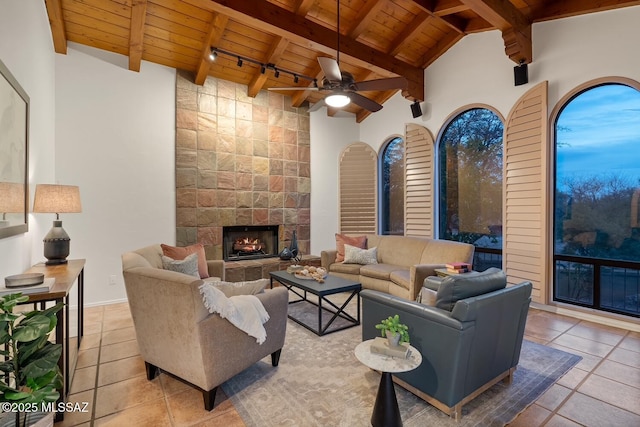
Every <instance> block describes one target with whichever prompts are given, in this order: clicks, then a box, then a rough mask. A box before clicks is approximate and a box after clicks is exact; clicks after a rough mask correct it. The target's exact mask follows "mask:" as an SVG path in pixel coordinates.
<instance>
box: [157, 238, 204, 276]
mask: <svg viewBox="0 0 640 427" xmlns="http://www.w3.org/2000/svg"><path fill="white" fill-rule="evenodd" d="M160 247H162V253H163V255H164V256H168V257H169V258H173V259H176V260H182V259H185V258H186V257H187V256H189V255H191V254H198V273H199V274H200V278H201V279H206V278H207V277H209V269H208V268H207V256H206V255H205V253H204V245H203V244H202V243H196V244H195V245H191V246H184V247H177V246H169V245H165V244H164V243H163V244H161V245H160Z"/></svg>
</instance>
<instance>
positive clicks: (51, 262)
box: [44, 259, 68, 265]
mask: <svg viewBox="0 0 640 427" xmlns="http://www.w3.org/2000/svg"><path fill="white" fill-rule="evenodd" d="M67 262H68V261H67V260H66V259H50V260H48V261H46V262H45V263H44V264H45V265H58V264H66V263H67Z"/></svg>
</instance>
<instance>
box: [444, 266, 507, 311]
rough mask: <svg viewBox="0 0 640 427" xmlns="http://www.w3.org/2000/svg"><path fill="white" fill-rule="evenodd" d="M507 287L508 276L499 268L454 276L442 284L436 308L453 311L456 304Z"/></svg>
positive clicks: (445, 279)
mask: <svg viewBox="0 0 640 427" xmlns="http://www.w3.org/2000/svg"><path fill="white" fill-rule="evenodd" d="M505 286H507V276H506V275H505V274H504V272H503V271H502V270H500V269H499V268H495V267H491V268H488V269H486V270H485V271H482V272H476V271H474V272H471V273H467V274H454V275H451V276H449V277H446V278H444V279H443V280H442V282H440V286H439V287H438V293H437V295H436V307H438V308H441V309H443V310H447V311H452V310H453V307H454V306H455V305H456V302H458V300H461V299H466V298H471V297H475V296H478V295H482V294H486V293H488V292H493V291H497V290H498V289H503V288H504V287H505Z"/></svg>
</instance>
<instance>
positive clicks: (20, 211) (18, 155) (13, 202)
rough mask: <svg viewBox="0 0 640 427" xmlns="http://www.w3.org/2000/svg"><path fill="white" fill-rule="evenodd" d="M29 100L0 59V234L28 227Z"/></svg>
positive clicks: (21, 230)
mask: <svg viewBox="0 0 640 427" xmlns="http://www.w3.org/2000/svg"><path fill="white" fill-rule="evenodd" d="M29 102H30V101H29V95H27V92H26V91H25V90H24V89H23V88H22V86H21V85H20V83H18V80H17V79H16V78H15V77H14V76H13V74H12V73H11V72H10V71H9V69H8V68H7V66H6V65H5V64H4V63H3V62H2V61H1V60H0V238H5V237H10V236H15V235H18V234H21V233H26V232H27V231H28V230H29V217H28V215H29Z"/></svg>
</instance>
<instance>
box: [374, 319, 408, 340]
mask: <svg viewBox="0 0 640 427" xmlns="http://www.w3.org/2000/svg"><path fill="white" fill-rule="evenodd" d="M376 329H379V330H380V334H381V335H382V336H383V337H387V339H388V340H389V345H390V346H397V345H400V343H403V342H407V343H408V342H409V327H408V326H407V325H405V324H402V323H400V316H399V315H397V314H396V315H395V316H389V317H387V318H386V319H383V320H382V321H380V323H378V324H377V325H376Z"/></svg>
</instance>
